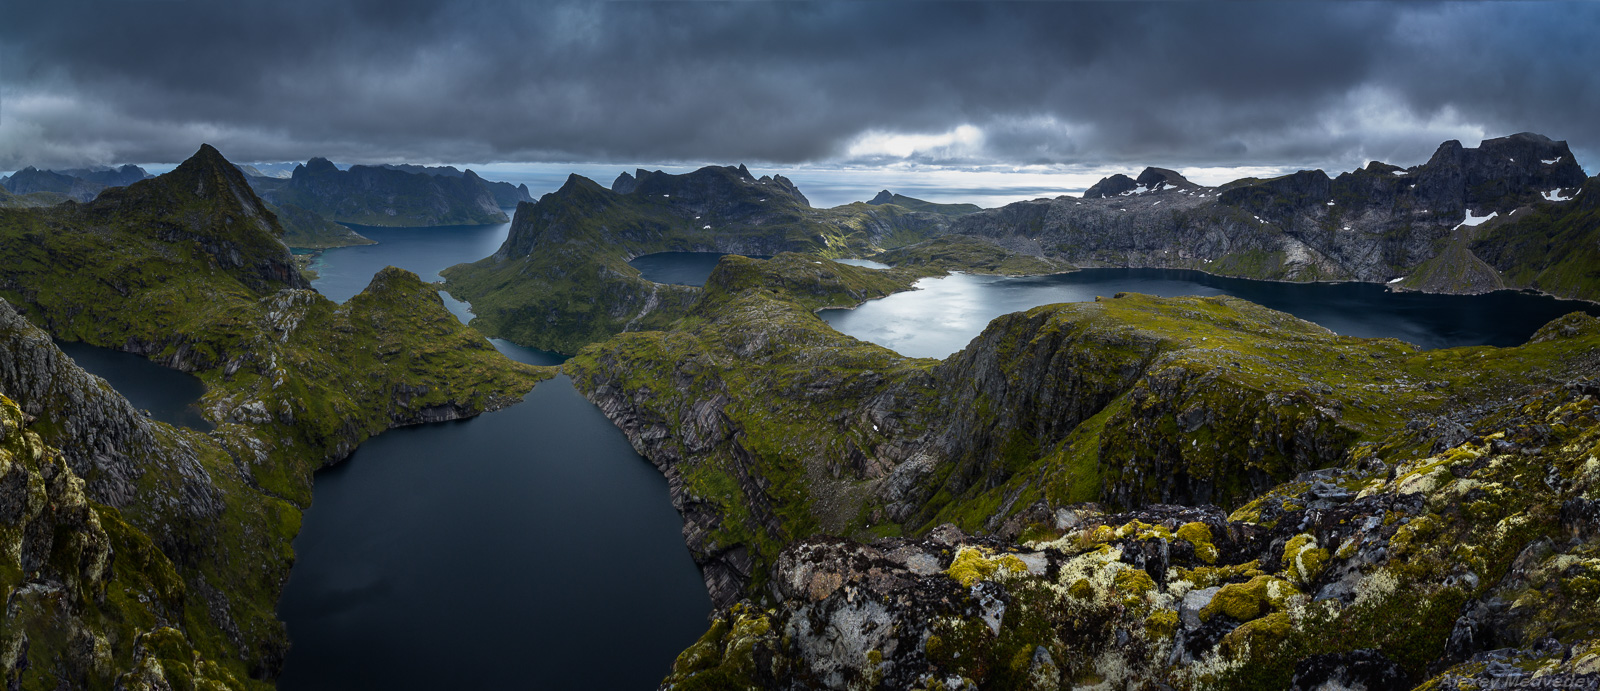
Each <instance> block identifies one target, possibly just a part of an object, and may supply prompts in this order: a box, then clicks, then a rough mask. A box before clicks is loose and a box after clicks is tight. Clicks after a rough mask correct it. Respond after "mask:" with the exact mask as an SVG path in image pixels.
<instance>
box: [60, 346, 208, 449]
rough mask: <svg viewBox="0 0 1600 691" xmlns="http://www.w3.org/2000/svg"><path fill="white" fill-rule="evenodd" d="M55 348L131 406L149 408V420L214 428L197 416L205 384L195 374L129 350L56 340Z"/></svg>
mask: <svg viewBox="0 0 1600 691" xmlns="http://www.w3.org/2000/svg"><path fill="white" fill-rule="evenodd" d="M56 347H57V348H60V349H61V352H64V353H66V354H67V356H68V357H71V358H72V360H73V361H74V362H76V363H78V366H79V367H82V368H84V369H85V370H87V371H88V372H89V373H90V374H96V375H99V376H100V378H101V379H104V380H106V383H108V384H110V385H111V388H113V389H116V390H117V393H120V394H122V395H123V396H124V397H125V398H127V399H128V402H129V403H132V404H133V407H135V408H139V409H141V410H146V411H149V413H150V417H151V418H152V419H156V420H160V421H162V422H165V423H168V424H173V425H179V426H181V427H189V428H192V429H197V430H200V431H202V432H209V431H211V430H212V429H214V428H215V426H214V425H212V424H211V422H210V421H209V420H206V419H205V418H204V417H201V415H200V408H199V407H198V404H199V403H200V396H202V395H204V394H205V392H206V385H205V384H203V383H201V381H200V379H199V377H196V376H194V375H192V374H189V373H188V372H180V371H178V370H175V369H171V368H169V367H163V366H161V365H158V364H156V363H154V362H151V361H149V360H146V359H144V358H143V357H140V356H138V355H134V354H133V353H124V352H122V351H120V350H112V349H110V348H101V347H99V346H92V345H89V344H87V343H77V342H71V341H56Z"/></svg>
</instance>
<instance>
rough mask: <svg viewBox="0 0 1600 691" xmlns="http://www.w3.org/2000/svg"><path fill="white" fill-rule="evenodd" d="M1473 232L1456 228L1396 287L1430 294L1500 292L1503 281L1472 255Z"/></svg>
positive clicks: (1503, 284)
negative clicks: (1433, 252)
mask: <svg viewBox="0 0 1600 691" xmlns="http://www.w3.org/2000/svg"><path fill="white" fill-rule="evenodd" d="M1474 232H1475V230H1474V229H1468V228H1458V229H1456V230H1455V232H1453V233H1452V234H1451V236H1450V238H1449V239H1447V240H1443V241H1441V242H1440V244H1441V248H1440V249H1439V250H1438V251H1437V252H1436V253H1435V254H1434V256H1433V258H1432V259H1429V260H1427V261H1425V262H1423V263H1421V264H1418V265H1417V267H1416V268H1415V269H1414V270H1412V272H1411V274H1410V275H1409V276H1405V277H1404V278H1403V279H1402V280H1400V282H1399V283H1397V284H1396V285H1397V286H1398V287H1401V288H1406V289H1410V290H1422V291H1427V292H1431V293H1458V294H1461V293H1484V292H1489V291H1493V290H1501V289H1503V288H1505V287H1506V284H1505V281H1504V280H1503V279H1501V277H1500V274H1499V273H1498V272H1497V271H1495V269H1494V267H1492V266H1490V265H1488V264H1487V263H1485V262H1484V261H1483V260H1482V259H1480V258H1479V257H1478V256H1477V255H1475V254H1473V252H1472V250H1471V248H1470V247H1469V245H1470V244H1471V241H1472V235H1473V234H1474Z"/></svg>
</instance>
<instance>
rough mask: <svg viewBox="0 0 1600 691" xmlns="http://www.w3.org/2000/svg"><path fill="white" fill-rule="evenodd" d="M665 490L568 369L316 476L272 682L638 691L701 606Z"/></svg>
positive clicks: (692, 633)
mask: <svg viewBox="0 0 1600 691" xmlns="http://www.w3.org/2000/svg"><path fill="white" fill-rule="evenodd" d="M682 526H683V523H682V521H681V520H680V519H679V517H678V515H677V512H676V511H675V510H673V508H672V503H671V501H670V499H669V494H668V491H667V483H666V480H665V479H664V478H663V477H662V476H661V475H660V473H658V472H656V470H655V468H653V467H652V466H651V465H650V464H649V463H648V462H647V461H645V460H644V459H643V458H641V457H639V455H638V454H637V453H635V452H634V450H633V448H632V447H631V446H629V444H628V440H627V438H626V437H624V436H623V434H622V432H621V431H619V430H618V429H617V428H616V427H614V426H613V425H612V424H611V422H610V421H608V420H607V419H606V417H605V415H603V414H602V413H601V412H600V411H599V410H598V409H596V408H595V407H594V406H592V405H590V404H589V403H588V401H585V400H584V399H583V396H582V395H580V394H579V393H578V392H577V391H576V390H575V389H573V387H572V384H571V382H570V381H569V380H568V379H567V378H566V377H560V378H557V379H555V380H552V381H548V382H545V383H542V384H540V385H539V386H538V387H536V388H535V389H534V390H533V392H532V393H529V394H528V396H527V397H526V398H525V399H524V400H523V402H522V403H520V404H517V405H515V406H512V407H510V408H507V409H505V410H502V411H498V412H494V413H487V414H484V415H481V416H478V417H476V418H472V419H469V420H463V421H457V422H445V423H436V424H429V425H420V426H416V427H406V428H401V429H395V430H390V431H388V432H385V433H383V434H382V435H379V436H378V437H375V438H373V439H371V440H369V441H367V442H366V443H364V444H362V445H361V448H359V449H357V450H356V452H355V453H354V454H353V455H351V457H350V458H349V459H348V460H346V461H345V462H344V463H341V464H339V465H337V466H334V467H332V468H330V469H327V470H324V471H322V472H319V473H318V474H317V480H316V500H315V502H314V503H313V504H312V506H311V509H310V510H308V511H307V512H306V513H305V516H304V520H303V524H302V530H301V533H300V537H299V538H297V539H296V540H295V543H294V548H295V553H296V555H297V558H296V562H295V566H294V570H293V571H292V572H291V574H290V577H289V583H288V585H287V587H286V588H285V589H284V592H283V598H282V600H281V601H280V603H279V608H278V613H279V615H280V616H281V617H282V619H283V620H284V622H285V623H286V624H287V625H288V629H289V635H290V638H291V640H292V641H293V647H292V648H291V649H290V653H289V657H288V660H287V663H286V664H285V666H284V673H283V676H282V678H281V679H280V680H279V682H278V688H280V689H284V690H285V691H304V690H310V689H359V688H372V689H430V690H431V689H525V688H526V689H648V688H655V685H656V684H657V683H659V682H660V680H661V678H662V677H663V676H665V675H666V673H667V672H668V671H669V668H670V667H671V665H672V661H673V659H674V658H675V657H676V656H677V655H678V653H679V652H681V651H682V650H683V649H684V648H686V647H688V646H689V645H690V644H692V643H694V641H695V639H696V638H697V637H698V636H699V635H700V634H702V633H704V631H705V626H706V624H705V615H706V612H708V611H710V609H711V603H710V599H709V597H708V596H707V595H706V591H705V584H704V581H702V579H701V576H700V572H699V569H697V568H696V567H695V565H694V561H693V560H692V559H691V558H690V557H689V553H688V551H687V550H685V549H684V548H683V537H682V534H681V531H682Z"/></svg>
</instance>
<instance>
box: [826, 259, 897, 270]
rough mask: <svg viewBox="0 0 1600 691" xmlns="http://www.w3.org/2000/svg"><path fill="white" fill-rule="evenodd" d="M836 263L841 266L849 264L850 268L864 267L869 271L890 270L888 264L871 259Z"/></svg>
mask: <svg viewBox="0 0 1600 691" xmlns="http://www.w3.org/2000/svg"><path fill="white" fill-rule="evenodd" d="M834 261H836V262H839V263H840V264H849V265H850V266H864V267H866V268H869V269H887V268H890V267H889V265H888V264H885V263H883V262H875V261H872V260H871V259H835V260H834Z"/></svg>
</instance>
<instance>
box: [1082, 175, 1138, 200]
mask: <svg viewBox="0 0 1600 691" xmlns="http://www.w3.org/2000/svg"><path fill="white" fill-rule="evenodd" d="M1138 187H1139V183H1138V182H1136V181H1134V179H1133V178H1130V177H1128V176H1126V175H1123V174H1122V173H1117V174H1116V175H1112V176H1111V177H1106V178H1100V182H1097V183H1095V184H1094V185H1093V186H1091V187H1090V188H1089V189H1087V190H1084V192H1083V198H1084V199H1104V198H1106V197H1115V196H1117V195H1119V194H1122V193H1124V192H1132V191H1133V190H1135V189H1137V188H1138Z"/></svg>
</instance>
